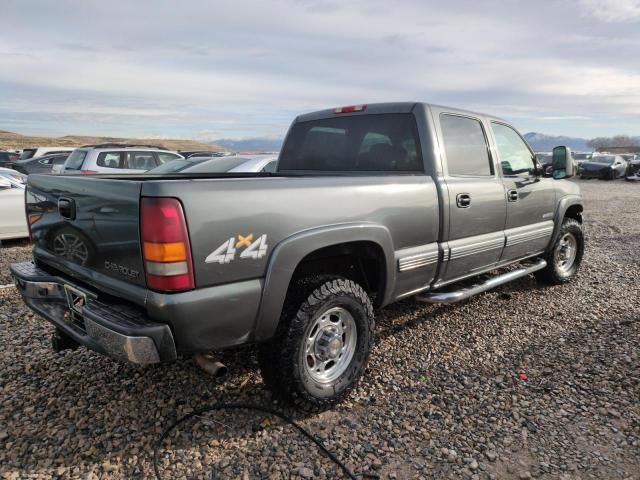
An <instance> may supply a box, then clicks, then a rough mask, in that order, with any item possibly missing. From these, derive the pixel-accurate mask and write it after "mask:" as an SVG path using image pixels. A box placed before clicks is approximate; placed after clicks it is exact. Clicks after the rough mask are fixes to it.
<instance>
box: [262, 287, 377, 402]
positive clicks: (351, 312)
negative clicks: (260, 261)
mask: <svg viewBox="0 0 640 480" xmlns="http://www.w3.org/2000/svg"><path fill="white" fill-rule="evenodd" d="M292 288H293V289H294V291H292V292H290V293H289V294H288V295H287V301H286V302H285V306H284V309H283V313H282V317H281V319H280V325H279V326H278V330H277V331H276V334H275V336H274V338H273V339H272V340H270V341H269V342H267V343H265V344H263V345H262V346H261V347H260V350H259V353H258V357H259V362H260V369H261V371H262V377H263V379H264V380H265V383H266V384H267V386H268V387H269V388H271V389H272V390H274V391H275V393H277V394H281V395H283V396H284V397H285V399H287V400H289V401H290V402H291V403H293V404H295V405H297V406H300V407H302V408H304V409H307V410H317V409H321V408H326V407H329V406H331V405H333V404H335V403H337V402H338V401H340V400H341V399H342V398H344V397H345V396H346V395H347V394H348V393H349V391H350V390H351V389H353V388H354V387H355V385H356V383H357V382H358V380H359V379H360V377H361V376H362V374H363V372H364V370H365V368H366V365H367V360H368V358H369V352H370V351H371V348H372V347H373V341H374V334H373V329H374V314H373V305H372V303H371V300H370V299H369V296H368V295H367V294H366V292H365V291H364V290H363V289H362V287H361V286H360V285H358V284H357V283H355V282H353V281H352V280H348V279H344V278H339V277H320V278H316V279H305V280H303V281H301V282H297V283H296V284H295V285H294V286H293V287H292Z"/></svg>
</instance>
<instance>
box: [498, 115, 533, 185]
mask: <svg viewBox="0 0 640 480" xmlns="http://www.w3.org/2000/svg"><path fill="white" fill-rule="evenodd" d="M491 128H492V129H493V135H494V136H495V137H496V145H497V147H498V155H499V156H500V165H501V166H502V173H503V175H505V176H512V175H522V174H523V173H526V174H530V173H531V171H532V169H533V167H534V163H533V158H534V156H533V153H532V152H531V150H529V147H528V146H527V144H526V143H525V142H524V140H522V138H521V137H520V135H518V132H516V131H515V130H514V129H513V128H511V127H508V126H507V125H503V124H502V123H495V122H492V123H491Z"/></svg>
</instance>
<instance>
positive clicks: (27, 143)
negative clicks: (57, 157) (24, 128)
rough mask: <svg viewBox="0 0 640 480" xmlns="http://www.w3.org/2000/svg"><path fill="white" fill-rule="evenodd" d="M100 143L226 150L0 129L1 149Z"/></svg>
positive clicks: (198, 144)
mask: <svg viewBox="0 0 640 480" xmlns="http://www.w3.org/2000/svg"><path fill="white" fill-rule="evenodd" d="M99 143H131V144H138V145H158V146H160V147H164V148H168V149H169V150H202V151H214V152H220V151H224V150H226V149H225V148H224V147H222V146H220V145H217V144H215V143H202V142H196V141H195V140H180V139H165V138H162V139H158V138H119V137H94V136H88V135H66V136H64V137H38V136H29V135H20V134H19V133H13V132H7V131H6V130H0V150H3V149H7V148H17V149H22V148H27V147H39V146H40V147H80V146H82V145H95V144H99Z"/></svg>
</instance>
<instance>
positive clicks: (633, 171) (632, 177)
mask: <svg viewBox="0 0 640 480" xmlns="http://www.w3.org/2000/svg"><path fill="white" fill-rule="evenodd" d="M624 178H625V179H626V180H629V181H632V182H637V181H640V158H638V157H637V156H636V158H634V159H632V160H629V164H628V165H627V172H626V173H625V177H624Z"/></svg>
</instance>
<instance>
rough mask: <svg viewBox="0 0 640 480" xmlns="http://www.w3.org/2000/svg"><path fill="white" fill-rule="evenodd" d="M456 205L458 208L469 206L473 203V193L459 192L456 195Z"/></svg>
mask: <svg viewBox="0 0 640 480" xmlns="http://www.w3.org/2000/svg"><path fill="white" fill-rule="evenodd" d="M456 205H457V206H458V208H469V206H470V205H471V195H469V194H468V193H459V194H458V195H456Z"/></svg>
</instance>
